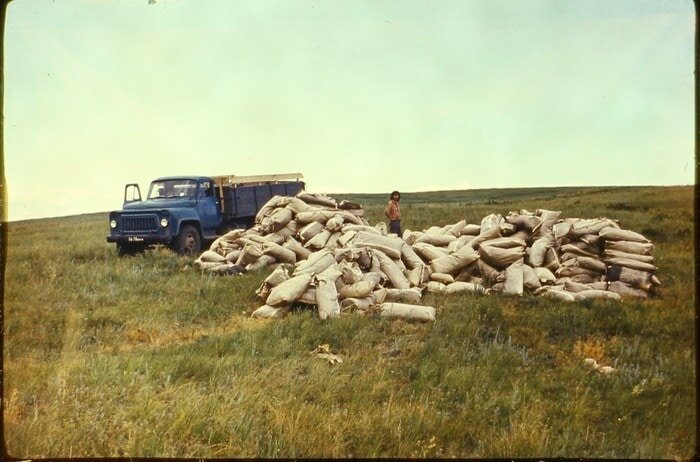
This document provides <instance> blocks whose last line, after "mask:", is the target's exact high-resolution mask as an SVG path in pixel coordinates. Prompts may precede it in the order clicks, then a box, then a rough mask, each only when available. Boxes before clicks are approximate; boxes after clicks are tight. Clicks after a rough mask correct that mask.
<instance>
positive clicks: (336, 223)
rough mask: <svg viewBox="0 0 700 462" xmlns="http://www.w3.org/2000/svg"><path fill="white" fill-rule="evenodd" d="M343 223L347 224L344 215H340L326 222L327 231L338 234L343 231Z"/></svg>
mask: <svg viewBox="0 0 700 462" xmlns="http://www.w3.org/2000/svg"><path fill="white" fill-rule="evenodd" d="M343 223H345V218H343V214H341V213H338V214H336V215H335V216H334V217H333V218H331V219H330V220H328V221H327V222H326V229H327V230H328V231H330V232H332V233H335V232H338V231H340V230H341V229H343Z"/></svg>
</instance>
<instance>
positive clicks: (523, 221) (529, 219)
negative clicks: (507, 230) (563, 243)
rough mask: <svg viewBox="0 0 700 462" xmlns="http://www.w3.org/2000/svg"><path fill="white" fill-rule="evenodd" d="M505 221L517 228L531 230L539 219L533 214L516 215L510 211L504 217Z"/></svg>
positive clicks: (537, 223)
mask: <svg viewBox="0 0 700 462" xmlns="http://www.w3.org/2000/svg"><path fill="white" fill-rule="evenodd" d="M505 222H506V223H510V224H511V225H514V226H515V227H516V228H518V229H526V230H528V231H532V230H533V229H534V228H535V226H538V225H539V224H540V222H541V220H540V219H539V218H538V217H536V216H534V215H518V214H513V213H511V214H509V215H508V216H507V217H505Z"/></svg>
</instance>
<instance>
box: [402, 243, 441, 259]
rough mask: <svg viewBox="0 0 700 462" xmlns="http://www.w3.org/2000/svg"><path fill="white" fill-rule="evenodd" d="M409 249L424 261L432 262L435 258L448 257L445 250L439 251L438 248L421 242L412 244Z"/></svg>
mask: <svg viewBox="0 0 700 462" xmlns="http://www.w3.org/2000/svg"><path fill="white" fill-rule="evenodd" d="M411 248H412V249H413V250H414V251H415V252H416V254H418V255H420V256H421V257H422V259H423V260H425V261H433V260H435V259H436V258H440V257H446V256H448V255H449V252H448V251H447V250H446V249H441V248H440V247H435V246H434V245H431V244H426V243H421V242H418V243H416V244H413V246H411Z"/></svg>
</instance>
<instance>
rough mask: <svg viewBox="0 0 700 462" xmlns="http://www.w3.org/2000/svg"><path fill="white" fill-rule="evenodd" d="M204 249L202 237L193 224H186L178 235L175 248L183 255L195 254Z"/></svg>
mask: <svg viewBox="0 0 700 462" xmlns="http://www.w3.org/2000/svg"><path fill="white" fill-rule="evenodd" d="M201 249H202V237H201V236H200V235H199V230H198V229H197V228H195V227H194V226H192V225H185V226H183V227H182V229H181V230H180V235H179V236H178V237H177V242H176V247H175V250H176V251H177V252H178V253H181V254H183V255H195V254H198V253H199V251H200V250H201Z"/></svg>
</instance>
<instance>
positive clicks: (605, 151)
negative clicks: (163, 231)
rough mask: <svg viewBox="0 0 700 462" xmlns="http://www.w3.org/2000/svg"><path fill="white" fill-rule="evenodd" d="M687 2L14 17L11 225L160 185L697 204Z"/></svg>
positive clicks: (85, 4)
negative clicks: (637, 196) (634, 188)
mask: <svg viewBox="0 0 700 462" xmlns="http://www.w3.org/2000/svg"><path fill="white" fill-rule="evenodd" d="M694 33H695V9H694V4H693V2H692V1H689V0H685V1H681V0H676V1H671V0H669V1H663V2H662V1H651V2H649V1H640V0H633V1H623V0H620V1H615V2H609V1H578V2H567V1H544V0H538V1H533V0H518V1H515V0H513V1H495V0H490V1H447V0H446V1H441V2H429V1H427V0H426V1H412V0H402V1H389V0H386V1H352V2H346V1H340V0H328V1H306V0H296V1H277V2H273V1H240V2H230V1H226V0H222V1H218V0H197V1H193V0H156V2H155V3H154V4H149V2H148V0H122V1H111V0H100V1H98V0H73V1H61V2H49V1H29V0H14V1H13V2H12V3H10V5H9V6H8V9H7V15H6V24H5V56H4V59H5V61H4V66H5V69H4V72H5V87H4V88H5V101H4V102H5V105H4V117H5V139H4V143H5V144H4V148H5V150H4V152H5V159H4V169H5V176H6V180H7V185H8V202H9V204H8V205H9V206H8V214H7V217H8V218H9V219H10V220H20V219H26V218H38V217H47V216H61V215H72V214H79V213H90V212H100V211H108V210H117V209H120V208H121V202H122V197H123V187H124V184H126V183H132V182H138V183H140V185H141V189H142V193H143V194H145V193H146V191H147V188H148V183H149V182H150V181H151V180H152V179H154V178H156V177H159V176H168V175H227V174H236V175H254V174H267V173H286V172H302V173H303V174H304V176H305V180H306V182H307V188H308V189H309V190H310V191H314V192H327V193H342V192H345V193H351V192H352V193H361V192H367V193H372V192H388V191H391V190H394V189H398V190H401V191H405V192H410V191H429V190H444V189H470V188H504V187H542V186H598V185H676V184H694V181H695V179H694V177H695V164H694V162H695V158H694V102H693V101H694V80H693V70H694Z"/></svg>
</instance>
